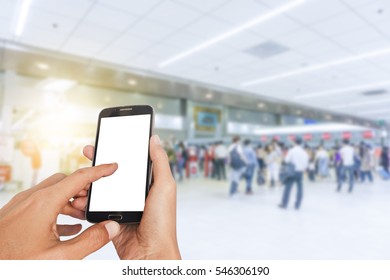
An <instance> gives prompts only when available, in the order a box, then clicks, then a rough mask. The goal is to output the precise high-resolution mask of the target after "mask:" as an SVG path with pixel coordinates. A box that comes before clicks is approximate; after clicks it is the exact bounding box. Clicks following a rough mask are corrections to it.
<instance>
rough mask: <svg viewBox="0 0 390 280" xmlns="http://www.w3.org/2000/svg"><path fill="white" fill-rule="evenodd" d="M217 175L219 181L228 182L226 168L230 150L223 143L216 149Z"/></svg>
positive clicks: (219, 143)
mask: <svg viewBox="0 0 390 280" xmlns="http://www.w3.org/2000/svg"><path fill="white" fill-rule="evenodd" d="M214 154H215V169H216V170H215V173H216V177H217V180H221V179H222V180H226V167H225V162H226V158H227V154H228V150H227V148H226V146H225V145H224V144H223V142H222V141H220V142H218V143H217V145H216V147H215V152H214Z"/></svg>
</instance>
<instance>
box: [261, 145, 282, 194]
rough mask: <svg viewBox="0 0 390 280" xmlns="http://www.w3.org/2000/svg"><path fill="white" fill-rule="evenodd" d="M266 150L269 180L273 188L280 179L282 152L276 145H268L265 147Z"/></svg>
mask: <svg viewBox="0 0 390 280" xmlns="http://www.w3.org/2000/svg"><path fill="white" fill-rule="evenodd" d="M265 152H266V157H265V162H266V164H267V181H268V182H269V184H270V187H271V188H272V187H274V186H275V184H276V183H277V182H278V181H279V158H280V152H278V151H276V150H275V148H274V145H267V146H266V147H265Z"/></svg>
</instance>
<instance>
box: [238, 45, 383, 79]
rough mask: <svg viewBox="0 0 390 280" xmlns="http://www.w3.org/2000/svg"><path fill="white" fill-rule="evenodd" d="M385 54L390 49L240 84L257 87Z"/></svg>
mask: <svg viewBox="0 0 390 280" xmlns="http://www.w3.org/2000/svg"><path fill="white" fill-rule="evenodd" d="M386 54H390V48H386V49H381V50H376V51H372V52H367V53H362V54H359V55H353V56H349V57H347V58H342V59H338V60H333V61H330V62H327V63H321V64H317V65H313V66H310V67H306V68H304V69H298V70H293V71H289V72H284V73H281V74H278V75H274V76H268V77H264V78H261V79H256V80H252V81H247V82H244V83H242V86H243V87H249V86H253V85H257V84H261V83H265V82H269V81H274V80H279V79H283V78H287V77H291V76H296V75H301V74H304V73H308V72H314V71H318V70H322V69H326V68H330V67H334V66H340V65H343V64H347V63H351V62H356V61H359V60H363V59H367V58H373V57H376V56H381V55H386Z"/></svg>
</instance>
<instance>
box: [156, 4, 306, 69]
mask: <svg viewBox="0 0 390 280" xmlns="http://www.w3.org/2000/svg"><path fill="white" fill-rule="evenodd" d="M305 1H306V0H296V1H292V2H290V3H289V4H286V5H283V6H281V7H279V8H277V9H275V10H273V11H271V12H269V13H266V14H263V15H260V16H259V17H257V18H255V19H252V20H250V21H248V22H246V23H244V24H242V25H239V26H237V27H235V28H233V29H232V30H229V31H227V32H225V33H223V34H221V35H219V36H217V37H214V38H211V39H210V40H208V41H205V42H203V43H201V44H199V45H196V46H195V47H193V48H190V49H188V50H186V51H183V52H181V53H179V54H177V55H175V56H173V57H171V58H168V59H167V60H165V61H163V62H161V63H160V64H159V65H158V67H160V68H162V67H165V66H168V65H170V64H172V63H174V62H177V61H179V60H181V59H184V58H186V57H188V56H190V55H192V54H194V53H196V52H199V51H201V50H204V49H206V48H208V47H210V46H212V45H215V44H217V43H219V42H221V41H223V40H226V39H228V38H230V37H232V36H234V35H237V34H239V33H241V32H243V31H245V30H247V29H249V28H252V27H253V26H255V25H257V24H259V23H261V22H263V21H266V20H269V19H271V18H273V17H276V16H278V15H280V14H282V13H284V12H286V11H288V10H290V9H292V8H295V7H296V6H298V5H301V4H302V3H304V2H305Z"/></svg>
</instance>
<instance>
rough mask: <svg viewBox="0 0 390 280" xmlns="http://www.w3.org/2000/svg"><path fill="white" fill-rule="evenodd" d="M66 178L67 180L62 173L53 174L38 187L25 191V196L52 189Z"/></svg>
mask: <svg viewBox="0 0 390 280" xmlns="http://www.w3.org/2000/svg"><path fill="white" fill-rule="evenodd" d="M64 178H66V175H65V174H62V173H56V174H53V175H51V176H50V177H48V178H46V179H45V180H43V181H42V182H40V183H39V184H38V185H36V186H34V187H32V188H30V189H28V190H27V191H25V194H26V195H30V194H32V193H33V192H36V191H38V190H41V189H44V188H47V187H50V186H52V185H55V184H57V183H58V182H60V181H61V180H63V179H64Z"/></svg>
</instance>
